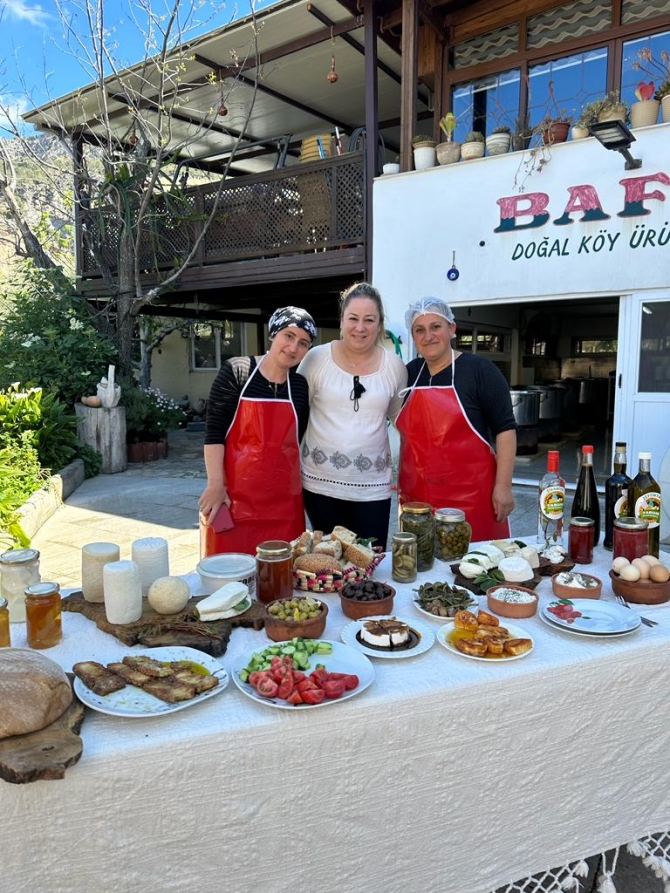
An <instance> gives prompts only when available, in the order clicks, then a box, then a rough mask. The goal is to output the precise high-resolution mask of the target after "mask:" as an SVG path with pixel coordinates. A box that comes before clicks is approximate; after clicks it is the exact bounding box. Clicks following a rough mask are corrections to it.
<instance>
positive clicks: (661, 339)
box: [638, 301, 670, 393]
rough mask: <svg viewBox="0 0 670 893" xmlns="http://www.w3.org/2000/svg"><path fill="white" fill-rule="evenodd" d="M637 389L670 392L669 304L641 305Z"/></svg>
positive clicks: (665, 302) (669, 302)
mask: <svg viewBox="0 0 670 893" xmlns="http://www.w3.org/2000/svg"><path fill="white" fill-rule="evenodd" d="M638 390H639V391H648V392H652V393H667V392H668V391H670V301H653V302H649V303H648V304H643V305H642V331H641V339H640V368H639V373H638Z"/></svg>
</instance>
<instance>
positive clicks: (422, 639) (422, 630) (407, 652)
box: [341, 614, 435, 660]
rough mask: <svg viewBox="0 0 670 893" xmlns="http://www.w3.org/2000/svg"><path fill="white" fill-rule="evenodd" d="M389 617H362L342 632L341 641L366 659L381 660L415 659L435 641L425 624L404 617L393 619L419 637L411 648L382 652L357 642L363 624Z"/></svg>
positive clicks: (353, 621) (389, 616)
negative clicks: (374, 658)
mask: <svg viewBox="0 0 670 893" xmlns="http://www.w3.org/2000/svg"><path fill="white" fill-rule="evenodd" d="M391 616H394V617H395V615H388V614H386V615H385V616H383V617H364V618H363V619H362V620H352V621H351V623H347V625H346V626H345V627H344V629H343V630H342V633H341V635H342V641H343V642H344V644H345V645H350V646H351V647H352V648H357V649H358V650H359V651H362V652H363V654H367V655H368V657H380V658H382V659H383V660H402V659H403V658H405V657H416V655H417V654H423V653H424V651H428V649H429V648H430V646H431V645H432V644H433V642H434V641H435V633H434V632H433V630H432V629H431V627H430V626H428V625H427V624H425V623H422V622H421V621H419V620H408V619H407V618H406V617H395V619H396V620H400V621H401V622H402V623H406V624H407V625H408V626H409V627H410V628H411V629H413V630H414V632H415V633H416V634H417V636H418V637H419V641H418V642H417V644H416V645H415V646H414V647H413V648H405V649H403V650H402V651H383V650H380V649H379V648H370V647H369V646H368V645H364V644H363V642H359V641H358V639H357V635H358V633H359V632H360V629H361V627H362V626H363V624H364V623H367V621H368V620H390V619H391Z"/></svg>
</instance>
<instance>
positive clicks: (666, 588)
mask: <svg viewBox="0 0 670 893" xmlns="http://www.w3.org/2000/svg"><path fill="white" fill-rule="evenodd" d="M610 580H611V582H612V590H613V592H614V594H615V595H621V596H622V597H623V598H625V599H626V601H627V602H631V603H632V604H634V605H662V604H663V603H664V602H667V601H670V580H668V581H667V582H665V583H652V582H651V580H636V581H635V582H632V581H630V580H622V579H621V577H620V576H619V575H618V574H615V573H614V571H610Z"/></svg>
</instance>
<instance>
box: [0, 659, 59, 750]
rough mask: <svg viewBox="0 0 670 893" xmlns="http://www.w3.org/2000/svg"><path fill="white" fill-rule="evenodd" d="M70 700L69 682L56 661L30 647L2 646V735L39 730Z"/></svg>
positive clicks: (0, 694)
mask: <svg viewBox="0 0 670 893" xmlns="http://www.w3.org/2000/svg"><path fill="white" fill-rule="evenodd" d="M71 703H72V688H71V686H70V681H69V679H68V678H67V676H66V675H65V673H64V672H63V670H62V669H61V668H60V667H59V666H58V664H57V663H54V661H52V660H50V659H49V658H48V657H44V656H43V655H42V654H38V653H37V652H35V651H28V650H27V649H26V650H24V649H22V648H2V649H0V704H1V705H2V709H1V710H0V738H8V737H9V736H10V735H25V734H26V733H28V732H37V731H38V730H39V729H43V728H45V727H46V726H48V725H50V724H51V723H52V722H53V721H54V720H56V719H58V717H59V716H61V715H62V714H63V713H65V711H66V710H67V708H68V707H69V706H70V704H71Z"/></svg>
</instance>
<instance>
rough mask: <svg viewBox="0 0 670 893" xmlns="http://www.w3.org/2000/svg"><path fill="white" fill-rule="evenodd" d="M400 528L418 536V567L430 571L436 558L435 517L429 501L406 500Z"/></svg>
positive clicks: (404, 531) (420, 569)
mask: <svg viewBox="0 0 670 893" xmlns="http://www.w3.org/2000/svg"><path fill="white" fill-rule="evenodd" d="M400 529H401V530H402V532H403V533H413V534H414V535H415V536H416V569H417V570H418V571H429V570H430V569H431V567H432V566H433V561H434V560H435V519H434V518H433V507H432V505H429V504H428V503H427V502H406V503H405V504H404V505H403V507H402V512H401V514H400Z"/></svg>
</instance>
